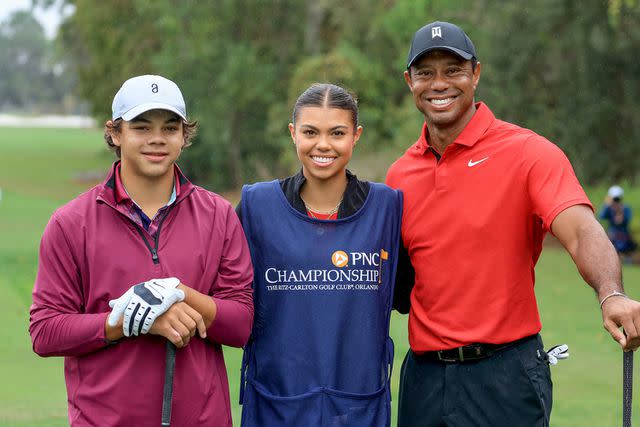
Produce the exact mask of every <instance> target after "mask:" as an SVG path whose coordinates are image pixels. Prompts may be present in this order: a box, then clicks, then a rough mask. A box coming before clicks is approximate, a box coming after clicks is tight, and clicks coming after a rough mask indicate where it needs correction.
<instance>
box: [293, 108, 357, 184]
mask: <svg viewBox="0 0 640 427" xmlns="http://www.w3.org/2000/svg"><path fill="white" fill-rule="evenodd" d="M289 131H290V132H291V138H292V139H293V142H294V143H295V145H296V152H297V154H298V158H299V159H300V162H301V163H302V172H303V174H304V176H305V178H306V179H307V180H309V181H324V182H326V181H329V180H336V179H345V177H346V175H345V170H346V168H347V164H348V163H349V160H350V159H351V154H352V152H353V147H354V146H355V144H356V142H357V141H358V139H359V138H360V134H361V133H362V127H361V126H358V127H356V126H355V123H353V118H352V112H351V111H349V110H343V109H340V108H331V107H311V106H306V107H303V108H301V109H300V110H299V111H298V113H297V115H296V123H295V125H294V124H293V123H289Z"/></svg>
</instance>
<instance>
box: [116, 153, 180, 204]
mask: <svg viewBox="0 0 640 427" xmlns="http://www.w3.org/2000/svg"><path fill="white" fill-rule="evenodd" d="M120 166H121V163H120V162H118V164H116V168H115V173H114V183H115V186H114V194H115V198H116V203H117V204H121V203H123V202H126V201H129V200H130V201H132V202H133V203H134V204H136V206H137V203H136V202H135V200H133V199H131V196H129V194H128V193H127V190H126V188H125V187H124V184H123V183H122V179H121V178H120ZM178 196H180V176H179V169H178V167H177V166H176V165H174V166H173V190H172V191H171V197H169V203H167V206H169V205H170V204H172V203H173V202H175V201H176V199H177V198H178Z"/></svg>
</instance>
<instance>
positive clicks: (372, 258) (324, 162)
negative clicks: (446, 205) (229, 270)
mask: <svg viewBox="0 0 640 427" xmlns="http://www.w3.org/2000/svg"><path fill="white" fill-rule="evenodd" d="M289 131H290V133H291V138H292V140H293V143H294V145H295V148H296V153H297V155H298V158H299V159H300V163H301V164H302V170H301V171H300V172H299V173H298V174H296V175H294V176H291V177H288V178H285V179H280V180H274V181H271V182H260V183H256V184H253V185H247V186H245V187H244V188H243V190H242V200H241V202H240V204H239V206H238V208H237V212H238V214H239V217H240V218H241V222H242V226H243V228H244V231H245V234H246V236H247V241H248V242H249V248H250V250H251V259H252V262H253V266H254V274H255V280H254V304H255V320H254V327H253V330H252V334H251V338H250V340H249V343H248V344H247V346H246V347H245V352H244V358H243V378H242V381H241V383H242V384H241V396H240V401H241V403H242V405H243V408H242V425H243V426H305V427H306V426H346V425H349V426H388V425H389V424H390V414H391V406H390V399H391V395H390V389H389V378H390V375H391V366H392V363H393V343H392V341H391V338H390V337H389V319H390V313H391V308H392V300H393V284H394V277H395V270H396V263H397V259H398V249H399V238H400V222H401V216H402V194H401V193H400V192H399V191H397V190H392V189H390V188H389V187H387V186H385V185H383V184H378V183H373V182H367V181H361V180H359V179H358V178H357V177H356V176H355V175H354V174H352V173H351V172H350V171H349V170H347V165H348V163H349V160H350V159H351V155H352V153H353V149H354V147H355V145H356V143H357V142H358V140H359V138H360V135H361V134H362V127H361V126H360V125H359V124H358V106H357V102H356V100H355V98H354V97H353V96H352V95H351V94H350V93H349V92H347V91H346V90H345V89H343V88H341V87H339V86H336V85H333V84H328V83H322V84H318V83H316V84H314V85H312V86H311V87H309V88H308V89H307V90H306V91H304V93H302V94H301V95H300V97H299V98H298V100H297V102H296V104H295V107H294V110H293V118H292V122H291V123H290V124H289Z"/></svg>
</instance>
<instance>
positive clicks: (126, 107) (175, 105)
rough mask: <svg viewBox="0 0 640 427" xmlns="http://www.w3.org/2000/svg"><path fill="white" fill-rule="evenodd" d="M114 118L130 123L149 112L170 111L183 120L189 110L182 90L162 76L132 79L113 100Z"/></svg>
mask: <svg viewBox="0 0 640 427" xmlns="http://www.w3.org/2000/svg"><path fill="white" fill-rule="evenodd" d="M111 108H112V113H113V115H112V118H113V120H116V119H119V118H122V119H123V120H126V121H130V120H132V119H133V118H135V117H137V116H139V115H140V114H142V113H145V112H147V111H149V110H169V111H172V112H174V113H176V114H177V115H178V116H180V117H181V118H182V119H183V120H186V119H187V109H186V106H185V103H184V98H183V97H182V92H180V88H178V85H176V84H175V83H174V82H172V81H171V80H169V79H166V78H164V77H162V76H154V75H144V76H137V77H132V78H130V79H129V80H127V81H126V82H124V83H123V84H122V87H121V88H120V90H118V93H116V96H115V97H114V98H113V104H112V106H111Z"/></svg>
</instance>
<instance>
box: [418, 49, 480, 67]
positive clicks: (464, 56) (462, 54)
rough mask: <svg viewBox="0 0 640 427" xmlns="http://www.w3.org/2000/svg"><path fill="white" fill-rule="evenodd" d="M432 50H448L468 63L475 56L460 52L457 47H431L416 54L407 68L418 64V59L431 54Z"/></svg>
mask: <svg viewBox="0 0 640 427" xmlns="http://www.w3.org/2000/svg"><path fill="white" fill-rule="evenodd" d="M432 50H446V51H448V52H451V53H454V54H456V55H458V56H459V57H461V58H462V59H464V60H466V61H468V60H470V59H471V58H473V54H471V53H469V52H465V51H464V50H460V49H458V48H455V47H450V46H431V47H428V48H426V49H424V50H422V51H420V52H418V53H417V54H415V55H414V56H413V58H411V61H409V63H408V64H407V68H410V67H411V66H412V65H413V64H414V62H416V61H417V60H418V59H420V57H421V56H423V55H424V54H426V53H429V52H431V51H432Z"/></svg>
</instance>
